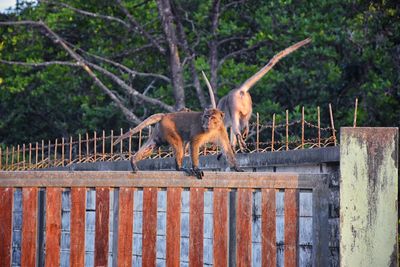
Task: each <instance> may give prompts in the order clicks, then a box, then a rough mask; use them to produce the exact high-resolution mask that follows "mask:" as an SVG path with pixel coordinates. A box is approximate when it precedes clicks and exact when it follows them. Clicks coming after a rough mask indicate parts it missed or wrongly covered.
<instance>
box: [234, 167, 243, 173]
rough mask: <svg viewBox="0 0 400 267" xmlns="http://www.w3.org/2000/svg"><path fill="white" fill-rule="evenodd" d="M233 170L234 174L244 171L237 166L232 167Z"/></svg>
mask: <svg viewBox="0 0 400 267" xmlns="http://www.w3.org/2000/svg"><path fill="white" fill-rule="evenodd" d="M233 170H234V171H235V172H244V170H243V169H241V168H239V167H238V166H234V167H233Z"/></svg>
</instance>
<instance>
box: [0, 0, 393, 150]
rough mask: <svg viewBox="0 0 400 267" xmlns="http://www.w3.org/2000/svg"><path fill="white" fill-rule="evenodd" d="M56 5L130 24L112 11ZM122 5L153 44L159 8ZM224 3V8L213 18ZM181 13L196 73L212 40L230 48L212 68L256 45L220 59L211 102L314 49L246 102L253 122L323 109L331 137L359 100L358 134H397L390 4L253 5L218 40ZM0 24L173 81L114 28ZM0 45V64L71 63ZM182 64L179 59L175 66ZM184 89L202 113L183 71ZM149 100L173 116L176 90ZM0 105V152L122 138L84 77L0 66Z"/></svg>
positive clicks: (139, 83) (60, 21)
mask: <svg viewBox="0 0 400 267" xmlns="http://www.w3.org/2000/svg"><path fill="white" fill-rule="evenodd" d="M63 2H65V3H67V4H68V5H71V6H73V7H75V8H79V9H82V10H86V11H89V12H94V13H98V14H102V15H108V16H114V17H118V18H120V19H122V20H124V21H125V22H127V21H128V20H127V19H126V17H125V15H124V14H123V13H122V12H121V10H120V9H119V8H118V7H117V6H116V5H115V4H114V3H111V2H109V1H105V0H101V1H97V0H96V1H95V0H90V1H78V0H69V1H63ZM123 2H124V5H125V7H126V8H127V9H128V10H129V11H130V12H131V14H132V15H133V17H135V19H136V20H137V21H138V22H139V23H140V24H141V25H142V26H143V27H144V29H145V30H146V31H147V32H149V33H150V34H152V36H156V37H160V36H161V34H162V26H161V23H160V20H159V17H158V8H157V5H156V2H155V1H144V2H143V1H123ZM230 3H231V2H229V1H222V2H221V7H222V8H223V7H224V6H225V5H227V4H230ZM178 6H179V7H180V9H179V8H178V9H177V10H179V14H181V16H182V23H183V25H184V27H185V33H186V35H187V38H188V41H189V46H190V48H191V49H192V50H193V51H194V56H195V65H196V70H197V71H198V72H199V73H200V70H204V71H206V72H208V73H209V71H210V66H209V42H210V41H211V40H213V39H214V38H215V39H216V40H217V41H221V40H223V39H225V38H231V39H232V40H231V41H227V42H224V43H222V44H221V45H220V46H219V47H218V57H219V59H222V58H224V57H225V56H228V55H230V54H231V53H232V52H234V51H238V50H241V49H244V48H248V47H252V46H256V45H257V44H259V43H260V42H263V44H262V45H261V46H260V47H258V48H257V49H251V50H249V51H247V52H245V53H240V54H237V55H234V56H229V57H227V58H226V60H225V61H224V62H223V64H221V65H220V66H219V69H218V96H219V97H222V96H224V95H226V94H227V93H228V92H229V91H230V90H232V89H233V88H235V87H236V86H239V85H240V84H242V83H243V82H244V81H245V80H246V79H247V78H249V77H250V76H251V75H253V74H254V73H255V72H256V71H258V70H259V69H260V68H261V67H262V66H264V65H265V64H266V63H267V62H268V61H269V60H270V59H271V58H272V57H273V56H274V55H275V54H277V53H278V52H279V51H281V50H283V49H285V48H286V47H288V46H290V45H292V44H294V43H295V42H298V41H300V40H302V39H305V38H306V37H311V38H312V40H313V41H312V43H311V44H309V45H307V46H305V47H302V48H300V49H299V50H298V51H296V52H294V53H292V54H290V55H288V56H287V57H285V58H283V59H282V60H281V61H280V62H279V63H278V64H277V65H276V66H275V67H274V68H273V69H272V70H271V71H270V72H269V73H268V74H267V75H266V76H265V77H263V78H262V79H261V80H260V81H259V82H258V83H257V84H256V85H255V86H254V87H253V88H252V89H251V90H250V93H251V94H252V96H253V102H254V112H258V113H259V114H260V118H261V121H269V122H270V121H271V119H272V114H273V113H276V114H277V115H276V119H277V122H283V121H284V120H285V118H284V111H285V110H286V109H288V110H289V112H290V117H291V118H299V116H300V114H301V107H302V106H305V107H306V120H307V121H314V122H315V121H316V117H315V116H316V112H315V110H316V107H317V106H320V107H321V118H322V120H323V121H325V122H328V121H329V119H328V118H329V113H328V103H332V105H333V109H334V116H335V124H336V126H349V125H352V124H353V115H354V100H355V98H356V97H358V99H359V107H358V125H359V126H399V122H400V112H399V110H400V89H399V79H400V78H399V77H400V76H399V73H400V56H399V55H400V19H399V18H400V14H399V10H400V8H399V6H398V4H397V3H395V1H380V2H370V1H361V0H351V1H350V0H345V1H343V0H332V1H291V0H285V1H284V0H274V1H260V0H250V1H245V3H237V4H233V5H231V6H230V7H228V8H226V9H225V8H223V9H222V10H223V11H221V14H220V20H219V27H218V30H217V33H216V36H213V35H212V34H211V32H210V28H211V25H210V24H211V14H210V12H211V9H212V1H175V2H174V7H175V8H176V7H178ZM0 20H1V21H6V20H35V21H38V20H43V21H44V22H45V23H46V24H47V25H48V26H49V27H50V28H51V29H52V30H54V31H55V32H56V33H57V34H59V35H60V36H62V37H63V38H64V39H65V40H67V41H68V42H70V43H71V44H74V45H75V46H76V47H78V48H82V49H84V50H86V51H87V52H89V53H92V54H95V55H99V56H102V57H106V58H110V59H112V60H114V61H117V62H120V63H121V64H124V65H125V66H127V67H129V68H132V69H134V70H136V71H138V72H144V73H146V72H151V73H157V74H162V75H165V76H169V75H170V67H169V65H168V64H169V62H168V55H161V53H159V52H158V51H157V50H156V49H155V48H154V47H153V48H146V49H143V50H140V52H136V53H134V52H132V51H133V50H135V49H138V48H140V47H142V46H144V45H147V44H148V43H149V41H148V40H147V39H146V38H145V37H144V36H143V34H139V33H138V32H135V31H129V30H128V29H127V28H126V27H124V26H123V25H122V24H120V23H118V22H115V21H108V20H104V19H101V18H95V17H88V16H83V15H81V14H78V13H77V12H74V11H72V10H70V9H68V8H64V7H60V6H58V5H45V4H40V5H38V6H34V7H28V8H26V9H24V10H22V11H21V12H20V13H18V14H8V15H4V14H0ZM0 36H1V38H0V58H1V59H4V60H12V61H22V62H31V63H33V62H46V61H52V60H60V61H72V58H71V57H70V56H69V55H68V54H67V53H66V52H65V51H64V50H63V49H62V48H60V46H58V45H57V44H54V42H53V41H52V40H51V39H49V38H48V37H46V36H45V35H43V34H42V31H40V30H38V28H36V27H25V26H0ZM157 40H160V38H158V39H157ZM160 44H161V45H163V46H165V43H162V42H160ZM165 47H166V46H165ZM187 56H188V55H186V54H184V52H183V51H182V49H181V50H180V57H181V59H182V60H183V59H184V58H185V57H187ZM96 63H98V64H99V65H101V66H102V67H104V68H106V69H107V70H109V71H111V72H113V73H116V74H118V75H120V77H122V79H124V81H125V82H127V83H128V84H130V85H131V86H132V87H133V88H135V89H136V90H138V91H140V92H143V91H144V89H145V88H146V87H147V86H148V85H149V84H150V83H151V82H152V80H153V78H149V77H140V76H135V77H133V76H132V75H130V74H127V73H124V74H121V73H120V72H119V71H118V70H117V69H116V68H115V67H114V66H111V65H109V64H105V63H101V62H97V61H96ZM96 74H98V75H99V77H101V79H102V81H103V82H104V84H106V85H107V86H108V87H109V88H111V89H112V90H113V91H115V92H118V93H121V94H122V93H123V91H122V88H120V86H118V85H116V84H115V82H113V81H111V80H110V79H109V78H105V77H102V76H101V74H100V73H98V72H96ZM184 78H185V84H186V87H185V88H186V89H185V90H186V91H185V94H186V102H187V106H188V107H190V108H191V109H193V110H198V109H199V108H200V107H199V101H198V99H197V96H196V94H195V92H194V89H193V86H192V76H191V74H190V71H189V69H188V64H185V65H184ZM201 84H202V85H203V86H204V88H205V85H204V83H203V82H202V81H201ZM204 91H205V89H204ZM147 95H148V96H151V97H153V98H158V99H161V100H162V101H164V102H166V103H168V104H170V105H174V97H173V93H172V85H171V84H170V83H167V82H165V81H162V80H155V81H154V83H153V88H152V89H150V90H148V92H147ZM0 100H1V102H0V143H7V144H11V143H22V142H34V141H37V140H40V139H54V138H56V137H58V138H59V137H60V136H64V137H67V136H68V135H71V134H76V133H84V132H86V131H94V130H101V129H106V130H109V129H117V128H120V127H124V128H127V127H129V126H130V125H129V124H128V123H127V121H126V119H124V118H123V115H122V114H121V112H120V110H119V109H118V108H117V107H116V106H115V105H114V104H113V103H112V101H111V100H110V99H109V97H108V96H106V95H105V94H104V92H103V91H101V90H100V89H99V88H98V87H97V86H96V85H94V83H93V80H91V79H90V77H88V75H87V73H85V72H84V71H82V70H81V69H78V68H73V67H69V66H59V65H51V66H48V67H40V68H30V67H25V66H17V65H6V64H2V63H0ZM124 101H125V102H124V103H125V104H127V105H129V106H130V107H132V110H134V112H135V114H137V115H138V116H143V117H144V116H147V115H149V114H151V113H154V112H159V111H161V110H159V109H158V108H157V107H151V106H147V105H143V103H142V102H141V101H139V100H137V99H133V98H132V99H130V98H127V99H124ZM326 124H327V123H326Z"/></svg>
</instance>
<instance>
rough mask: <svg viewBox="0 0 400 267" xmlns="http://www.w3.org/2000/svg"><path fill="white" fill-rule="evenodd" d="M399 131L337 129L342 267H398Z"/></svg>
mask: <svg viewBox="0 0 400 267" xmlns="http://www.w3.org/2000/svg"><path fill="white" fill-rule="evenodd" d="M398 179H399V177H398V128H341V136H340V266H343V267H347V266H362V267H367V266H371V267H377V266H397V262H398V258H397V257H398V253H397V251H398V245H397V238H398V233H397V229H398V228H397V227H398V214H397V213H398V210H397V202H398Z"/></svg>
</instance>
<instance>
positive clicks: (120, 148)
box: [119, 128, 124, 155]
mask: <svg viewBox="0 0 400 267" xmlns="http://www.w3.org/2000/svg"><path fill="white" fill-rule="evenodd" d="M120 131H121V137H122V135H124V130H123V129H122V128H121V130H120ZM122 149H123V141H122V139H121V142H120V143H119V151H120V154H121V155H122Z"/></svg>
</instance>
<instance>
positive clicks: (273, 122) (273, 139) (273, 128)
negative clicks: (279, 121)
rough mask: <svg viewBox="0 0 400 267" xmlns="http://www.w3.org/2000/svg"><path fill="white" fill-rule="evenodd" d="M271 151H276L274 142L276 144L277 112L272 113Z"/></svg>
mask: <svg viewBox="0 0 400 267" xmlns="http://www.w3.org/2000/svg"><path fill="white" fill-rule="evenodd" d="M271 139H272V140H271V143H272V144H271V151H275V149H274V144H275V113H274V114H273V115H272V133H271Z"/></svg>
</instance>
